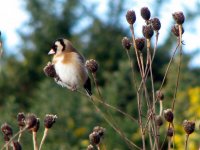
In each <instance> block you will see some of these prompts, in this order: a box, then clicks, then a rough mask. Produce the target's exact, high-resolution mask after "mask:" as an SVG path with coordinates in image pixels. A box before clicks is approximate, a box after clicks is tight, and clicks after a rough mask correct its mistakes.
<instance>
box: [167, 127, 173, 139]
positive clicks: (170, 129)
mask: <svg viewBox="0 0 200 150" xmlns="http://www.w3.org/2000/svg"><path fill="white" fill-rule="evenodd" d="M173 135H174V129H173V128H172V127H170V128H168V130H167V136H168V137H172V136H173Z"/></svg>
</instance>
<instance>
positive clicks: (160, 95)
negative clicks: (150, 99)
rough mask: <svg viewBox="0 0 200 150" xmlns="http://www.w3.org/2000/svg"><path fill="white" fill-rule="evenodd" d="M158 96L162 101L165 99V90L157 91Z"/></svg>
mask: <svg viewBox="0 0 200 150" xmlns="http://www.w3.org/2000/svg"><path fill="white" fill-rule="evenodd" d="M156 98H157V99H158V100H160V101H162V100H163V99H164V94H163V92H161V91H160V90H157V91H156Z"/></svg>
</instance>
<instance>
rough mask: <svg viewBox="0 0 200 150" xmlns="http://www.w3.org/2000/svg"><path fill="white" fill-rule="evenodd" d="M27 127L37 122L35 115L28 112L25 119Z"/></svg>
mask: <svg viewBox="0 0 200 150" xmlns="http://www.w3.org/2000/svg"><path fill="white" fill-rule="evenodd" d="M25 124H26V128H27V129H31V128H33V127H34V126H35V125H36V124H37V117H36V115H34V114H28V115H27V116H26V119H25Z"/></svg>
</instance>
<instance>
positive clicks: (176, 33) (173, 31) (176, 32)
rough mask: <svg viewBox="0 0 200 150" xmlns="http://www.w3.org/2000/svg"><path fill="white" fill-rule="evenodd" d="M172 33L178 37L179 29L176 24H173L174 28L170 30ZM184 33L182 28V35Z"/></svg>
mask: <svg viewBox="0 0 200 150" xmlns="http://www.w3.org/2000/svg"><path fill="white" fill-rule="evenodd" d="M171 31H172V33H174V35H175V36H177V37H179V27H178V24H175V25H174V26H172V29H171ZM183 33H184V28H183V27H182V34H183Z"/></svg>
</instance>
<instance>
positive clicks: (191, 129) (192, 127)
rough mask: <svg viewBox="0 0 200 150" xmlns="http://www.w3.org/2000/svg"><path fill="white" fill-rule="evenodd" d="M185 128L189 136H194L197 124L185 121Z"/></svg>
mask: <svg viewBox="0 0 200 150" xmlns="http://www.w3.org/2000/svg"><path fill="white" fill-rule="evenodd" d="M183 128H184V130H185V132H186V133H187V134H188V135H189V134H192V133H193V132H194V130H195V122H194V121H188V120H184V121H183Z"/></svg>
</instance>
